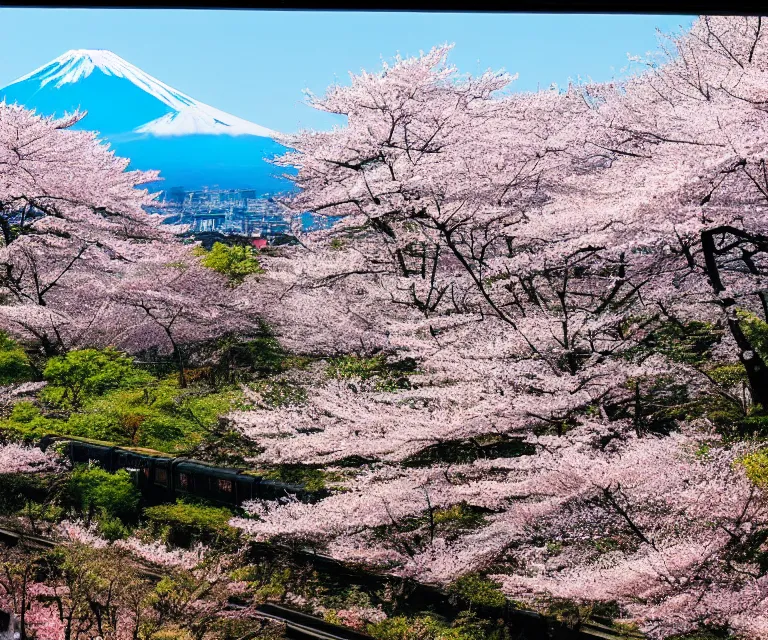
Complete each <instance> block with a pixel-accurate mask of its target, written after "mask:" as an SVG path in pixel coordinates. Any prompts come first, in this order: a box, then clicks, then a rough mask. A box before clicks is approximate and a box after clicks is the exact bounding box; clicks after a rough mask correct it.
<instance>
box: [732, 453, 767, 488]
mask: <svg viewBox="0 0 768 640" xmlns="http://www.w3.org/2000/svg"><path fill="white" fill-rule="evenodd" d="M737 464H740V465H742V466H743V467H744V471H745V472H746V474H747V478H749V479H750V480H751V481H752V482H753V483H754V484H755V485H757V486H758V487H760V488H762V489H766V488H768V449H760V450H759V451H755V452H753V453H750V454H747V455H746V456H744V457H743V458H741V460H739V461H738V462H737Z"/></svg>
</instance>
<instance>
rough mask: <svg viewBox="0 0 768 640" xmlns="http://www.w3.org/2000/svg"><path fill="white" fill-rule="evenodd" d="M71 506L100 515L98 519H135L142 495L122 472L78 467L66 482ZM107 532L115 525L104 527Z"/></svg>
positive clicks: (126, 473) (126, 474) (127, 475)
mask: <svg viewBox="0 0 768 640" xmlns="http://www.w3.org/2000/svg"><path fill="white" fill-rule="evenodd" d="M68 489H69V497H70V501H71V503H72V504H73V505H74V506H75V507H76V508H78V509H79V510H80V511H81V513H87V514H91V515H93V514H99V515H100V519H106V520H108V519H114V518H119V519H121V520H122V521H123V522H127V521H131V520H134V519H135V517H136V512H137V510H138V508H139V501H140V499H141V496H140V494H139V490H138V489H137V488H136V487H135V486H134V484H133V482H132V481H131V476H130V475H129V474H128V472H127V471H125V470H124V469H120V470H119V471H117V472H116V473H109V472H108V471H105V470H104V469H101V468H100V467H96V466H79V467H77V468H75V470H74V471H73V472H72V476H71V478H70V480H69V486H68ZM105 526H106V528H107V530H114V526H110V525H105Z"/></svg>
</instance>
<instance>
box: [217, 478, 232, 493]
mask: <svg viewBox="0 0 768 640" xmlns="http://www.w3.org/2000/svg"><path fill="white" fill-rule="evenodd" d="M219 491H224V492H225V493H232V481H231V480H219Z"/></svg>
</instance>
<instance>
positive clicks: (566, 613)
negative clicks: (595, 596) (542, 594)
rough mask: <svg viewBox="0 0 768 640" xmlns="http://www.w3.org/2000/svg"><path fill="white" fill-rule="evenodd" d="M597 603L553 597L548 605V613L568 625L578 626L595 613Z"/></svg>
mask: <svg viewBox="0 0 768 640" xmlns="http://www.w3.org/2000/svg"><path fill="white" fill-rule="evenodd" d="M594 607H595V603H581V602H576V601H574V600H568V599H565V598H552V599H551V600H550V601H549V603H548V606H547V609H546V615H548V616H552V617H553V618H555V620H557V621H559V622H562V623H563V624H565V625H566V626H568V627H571V628H577V627H578V626H579V625H581V624H583V623H584V622H587V621H588V620H589V619H590V618H591V617H592V615H593V613H594Z"/></svg>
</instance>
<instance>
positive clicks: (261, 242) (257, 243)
mask: <svg viewBox="0 0 768 640" xmlns="http://www.w3.org/2000/svg"><path fill="white" fill-rule="evenodd" d="M251 244H252V245H253V248H254V249H258V250H259V251H261V250H262V249H263V248H264V247H266V246H267V239H266V238H254V239H253V240H251Z"/></svg>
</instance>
